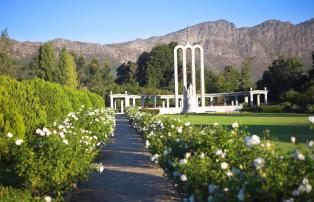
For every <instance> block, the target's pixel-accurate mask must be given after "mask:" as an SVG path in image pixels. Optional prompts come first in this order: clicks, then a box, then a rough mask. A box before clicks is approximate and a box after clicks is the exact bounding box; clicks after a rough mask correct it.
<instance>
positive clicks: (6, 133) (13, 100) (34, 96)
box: [0, 77, 115, 201]
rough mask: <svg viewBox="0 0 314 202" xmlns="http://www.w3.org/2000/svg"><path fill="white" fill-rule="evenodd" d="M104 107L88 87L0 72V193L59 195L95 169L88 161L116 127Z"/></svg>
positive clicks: (110, 111)
mask: <svg viewBox="0 0 314 202" xmlns="http://www.w3.org/2000/svg"><path fill="white" fill-rule="evenodd" d="M103 107H104V101H103V99H102V97H100V96H98V95H96V94H93V93H91V92H88V91H81V90H76V89H71V88H68V87H65V86H61V85H59V84H55V83H50V82H46V81H43V80H40V79H35V80H29V81H22V82H19V81H16V80H14V79H11V78H8V77H0V187H1V189H0V196H1V195H5V196H6V197H7V198H10V196H9V195H10V193H17V195H18V196H21V198H20V200H22V201H23V200H24V198H23V197H25V196H27V197H28V196H29V193H30V194H31V196H45V195H46V196H47V197H48V196H49V197H50V198H52V199H53V200H54V199H61V198H62V194H64V192H65V191H67V190H69V189H70V188H71V187H73V186H74V184H75V183H76V182H77V181H79V180H81V179H84V178H85V177H86V176H87V174H88V172H89V171H90V170H91V169H93V168H97V169H99V170H100V167H99V166H98V167H97V166H95V165H92V160H93V159H94V158H95V156H96V155H97V153H98V152H99V151H100V147H101V146H102V145H103V144H105V143H106V142H107V141H108V139H109V138H110V136H111V135H112V134H113V129H114V126H115V120H114V112H113V110H111V109H106V108H103ZM3 176H5V177H3ZM6 176H7V177H6ZM9 186H11V188H9ZM8 190H9V191H8ZM16 190H17V191H16ZM19 190H20V191H19ZM22 190H25V194H23V193H24V191H22ZM14 195H15V194H13V196H12V197H15V196H14ZM22 196H23V197H22ZM31 196H30V197H31ZM49 197H48V198H49ZM15 199H16V200H19V199H18V198H15Z"/></svg>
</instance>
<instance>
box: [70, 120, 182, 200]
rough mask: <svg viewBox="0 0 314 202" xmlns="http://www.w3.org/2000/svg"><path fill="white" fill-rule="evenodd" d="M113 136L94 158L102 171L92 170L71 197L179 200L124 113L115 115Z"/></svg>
mask: <svg viewBox="0 0 314 202" xmlns="http://www.w3.org/2000/svg"><path fill="white" fill-rule="evenodd" d="M116 123H117V125H116V129H115V136H114V138H113V141H112V143H110V144H108V145H106V146H105V147H104V148H103V150H102V153H101V155H100V157H99V158H97V160H96V161H97V162H98V163H99V162H102V163H103V164H104V165H105V170H104V171H103V172H102V173H92V174H91V176H90V178H89V180H88V181H87V182H85V183H83V184H82V185H81V186H80V187H79V188H80V189H79V191H78V192H77V193H75V194H74V196H73V197H72V199H71V201H110V202H111V201H112V202H113V201H114V202H119V201H130V202H133V201H180V197H179V195H178V194H177V193H176V191H175V189H174V188H173V186H172V184H171V183H170V182H169V181H168V180H167V177H164V172H163V170H162V169H161V168H160V167H158V165H156V164H153V163H152V162H151V161H150V156H151V155H150V154H149V153H148V151H147V150H146V148H145V147H144V144H143V142H142V139H141V138H140V136H139V135H138V134H137V133H136V131H135V130H134V129H133V128H132V127H131V125H130V124H129V123H128V120H127V118H126V117H125V116H123V115H117V116H116Z"/></svg>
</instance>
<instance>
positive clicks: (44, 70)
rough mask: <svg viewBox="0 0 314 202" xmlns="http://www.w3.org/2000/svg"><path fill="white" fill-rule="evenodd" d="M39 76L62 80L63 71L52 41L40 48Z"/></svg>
mask: <svg viewBox="0 0 314 202" xmlns="http://www.w3.org/2000/svg"><path fill="white" fill-rule="evenodd" d="M37 76H38V77H40V78H42V79H44V80H46V81H53V82H61V71H60V69H59V68H58V65H57V62H56V56H55V52H54V49H53V46H52V43H51V42H48V43H44V44H43V45H41V46H40V48H39V53H38V69H37Z"/></svg>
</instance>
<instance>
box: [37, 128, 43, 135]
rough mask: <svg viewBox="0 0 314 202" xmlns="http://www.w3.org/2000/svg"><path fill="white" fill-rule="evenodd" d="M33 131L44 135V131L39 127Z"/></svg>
mask: <svg viewBox="0 0 314 202" xmlns="http://www.w3.org/2000/svg"><path fill="white" fill-rule="evenodd" d="M35 132H36V133H37V134H38V135H40V136H45V132H44V131H43V130H41V129H40V128H37V129H36V131H35Z"/></svg>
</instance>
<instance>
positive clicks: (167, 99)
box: [167, 98, 169, 108]
mask: <svg viewBox="0 0 314 202" xmlns="http://www.w3.org/2000/svg"><path fill="white" fill-rule="evenodd" d="M167 108H169V98H167Z"/></svg>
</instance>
